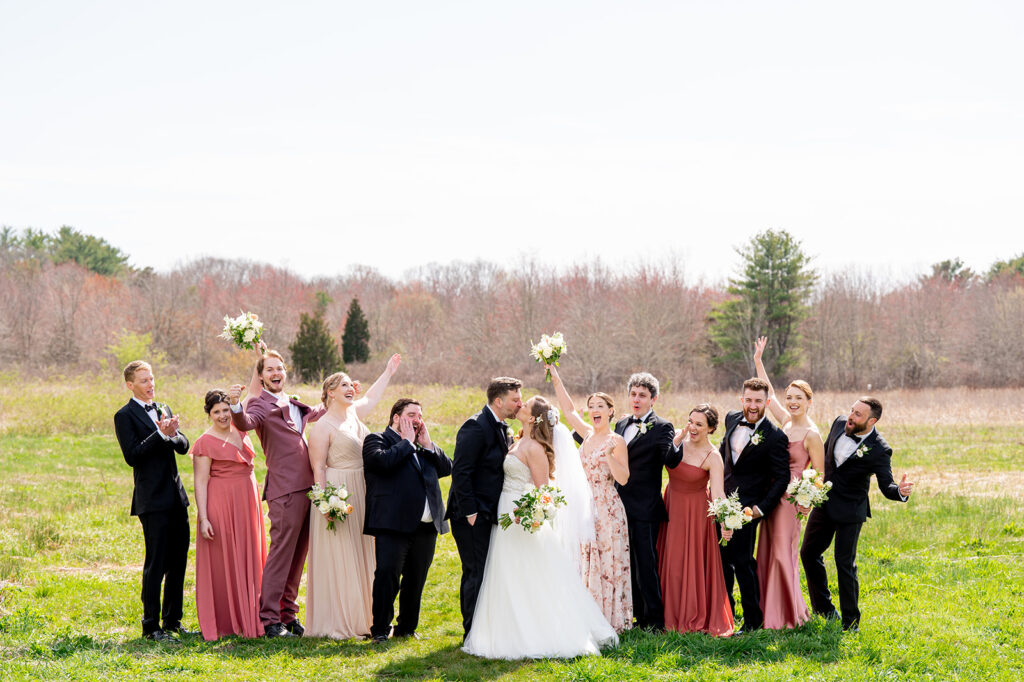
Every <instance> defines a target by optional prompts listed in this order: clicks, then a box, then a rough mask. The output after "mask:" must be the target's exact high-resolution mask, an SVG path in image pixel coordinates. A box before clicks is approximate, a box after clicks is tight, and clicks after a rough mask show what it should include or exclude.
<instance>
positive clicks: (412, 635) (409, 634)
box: [391, 632, 426, 639]
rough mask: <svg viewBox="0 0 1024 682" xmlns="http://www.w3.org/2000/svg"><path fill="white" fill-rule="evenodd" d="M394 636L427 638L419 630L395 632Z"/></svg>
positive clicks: (392, 634)
mask: <svg viewBox="0 0 1024 682" xmlns="http://www.w3.org/2000/svg"><path fill="white" fill-rule="evenodd" d="M391 636H392V637H408V638H409V639H426V637H424V636H423V635H421V634H419V633H418V632H393V633H391Z"/></svg>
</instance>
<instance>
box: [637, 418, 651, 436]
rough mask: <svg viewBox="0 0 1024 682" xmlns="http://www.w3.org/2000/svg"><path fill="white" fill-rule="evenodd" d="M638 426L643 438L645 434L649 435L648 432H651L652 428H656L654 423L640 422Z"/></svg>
mask: <svg viewBox="0 0 1024 682" xmlns="http://www.w3.org/2000/svg"><path fill="white" fill-rule="evenodd" d="M636 426H637V428H638V429H640V435H641V436H642V435H644V434H645V433H647V432H648V431H650V430H651V429H652V428H654V422H653V421H649V422H640V423H639V424H637V425H636Z"/></svg>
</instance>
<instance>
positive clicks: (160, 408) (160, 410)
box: [155, 403, 170, 421]
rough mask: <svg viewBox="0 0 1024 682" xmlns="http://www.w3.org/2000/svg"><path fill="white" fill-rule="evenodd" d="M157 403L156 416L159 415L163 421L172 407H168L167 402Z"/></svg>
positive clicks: (158, 417)
mask: <svg viewBox="0 0 1024 682" xmlns="http://www.w3.org/2000/svg"><path fill="white" fill-rule="evenodd" d="M155 405H156V417H157V419H159V420H161V421H162V420H163V418H164V415H166V414H167V413H168V412H170V409H169V408H168V407H167V404H166V403H155Z"/></svg>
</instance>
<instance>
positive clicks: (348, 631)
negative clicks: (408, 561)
mask: <svg viewBox="0 0 1024 682" xmlns="http://www.w3.org/2000/svg"><path fill="white" fill-rule="evenodd" d="M348 428H349V427H348V425H343V426H342V428H340V429H338V430H337V431H335V432H334V434H333V435H332V437H331V444H330V446H329V447H328V449H327V482H328V483H333V484H334V485H338V484H344V486H345V488H346V489H348V493H349V498H348V502H349V504H351V505H352V507H353V511H352V513H351V514H349V515H348V518H347V519H345V521H342V522H337V521H336V522H335V523H334V530H333V531H332V530H327V519H325V518H324V516H323V514H321V513H320V510H318V509H317V508H316V507H315V506H314V507H311V508H310V517H311V518H310V524H309V564H308V567H307V570H306V635H307V636H310V637H331V638H333V639H348V638H350V637H361V636H364V635H369V634H370V623H371V622H372V620H373V616H372V598H371V597H372V593H373V570H374V568H375V563H376V562H375V559H374V554H373V538H372V537H370V536H369V535H363V515H364V514H365V512H366V481H365V479H364V478H363V438H365V437H366V435H367V434H368V433H369V432H370V430H369V429H368V428H366V425H365V424H363V423H362V422H360V421H356V423H355V428H356V429H357V431H356V432H355V433H353V432H351V431H349V430H348Z"/></svg>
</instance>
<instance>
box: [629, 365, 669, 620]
mask: <svg viewBox="0 0 1024 682" xmlns="http://www.w3.org/2000/svg"><path fill="white" fill-rule="evenodd" d="M659 388H660V387H659V384H658V380H657V379H656V378H655V377H654V376H653V375H652V374H649V373H647V372H638V373H637V374H634V375H632V376H630V377H629V381H628V382H627V383H626V392H627V393H628V397H629V406H630V409H631V411H632V412H633V414H632V415H631V416H629V417H625V418H623V419H620V420H619V421H618V423H616V424H615V433H617V434H619V435H620V436H622V437H623V438H624V439H625V440H626V449H627V451H628V453H629V481H627V482H626V485H619V484H618V483H616V484H615V487H616V489H618V491H619V497H620V498H621V499H622V506H623V507H625V509H626V525H627V529H628V531H629V575H630V578H631V579H632V583H633V616H634V617H635V618H636V627H638V628H649V629H651V630H654V631H658V632H660V631H662V630H664V629H665V606H664V603H663V602H662V597H661V579H660V578H659V576H658V533H659V531H660V530H661V524H662V523H663V522H664V521H665V520H666V519H668V513H667V512H666V511H665V502H664V498H663V497H662V494H661V474H662V470H663V469H664V467H665V465H666V464H668V465H669V466H675V465H676V464H678V463H679V459H678V458H679V457H682V455H681V454H680V453H679V452H678V451H677V450H676V449H675V448H674V447H673V445H672V439H673V438H674V437H675V435H676V433H675V429H674V428H673V427H672V423H671V422H669V421H666V420H664V419H662V418H661V417H659V416H658V415H656V414H655V413H654V403H655V402H657V400H658V390H659Z"/></svg>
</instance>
